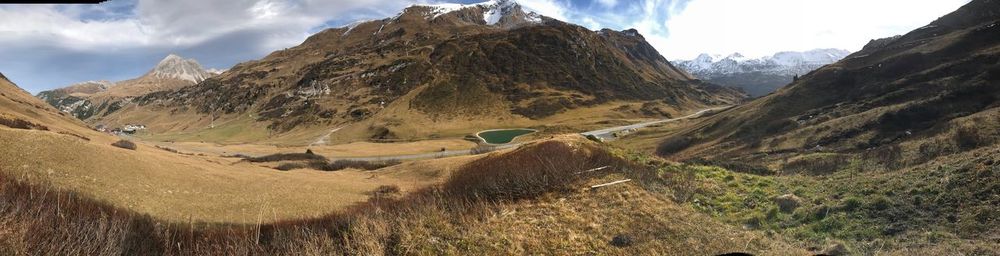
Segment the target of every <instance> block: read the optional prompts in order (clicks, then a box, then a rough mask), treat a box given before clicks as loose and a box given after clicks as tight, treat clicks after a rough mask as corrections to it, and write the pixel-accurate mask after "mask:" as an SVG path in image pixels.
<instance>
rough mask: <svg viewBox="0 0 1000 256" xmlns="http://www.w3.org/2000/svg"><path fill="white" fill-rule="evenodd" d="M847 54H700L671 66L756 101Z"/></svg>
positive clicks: (829, 51) (818, 51) (828, 51)
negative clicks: (759, 97)
mask: <svg viewBox="0 0 1000 256" xmlns="http://www.w3.org/2000/svg"><path fill="white" fill-rule="evenodd" d="M849 54H850V52H848V51H846V50H840V49H815V50H809V51H804V52H793V51H785V52H779V53H775V54H774V55H772V56H765V57H761V58H753V57H747V56H745V55H743V54H740V53H733V54H730V55H728V56H722V55H710V54H701V55H698V57H697V58H694V59H692V60H675V61H673V63H674V64H675V65H676V66H677V67H678V68H681V69H683V70H684V71H687V72H688V73H690V74H691V75H694V76H695V77H697V78H699V79H702V80H705V81H708V82H711V83H715V84H721V85H726V86H733V87H739V88H742V89H743V90H744V91H746V92H747V93H749V94H750V95H751V96H755V97H756V96H762V95H765V94H768V93H771V92H773V91H774V90H777V88H780V87H781V86H784V85H785V84H788V83H789V82H791V81H792V79H793V77H794V76H796V75H804V74H806V73H809V71H812V70H814V69H817V68H819V67H822V66H823V65H826V64H830V63H834V62H837V61H839V60H840V59H843V58H844V57H847V55H849Z"/></svg>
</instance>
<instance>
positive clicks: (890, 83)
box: [660, 1, 1000, 165]
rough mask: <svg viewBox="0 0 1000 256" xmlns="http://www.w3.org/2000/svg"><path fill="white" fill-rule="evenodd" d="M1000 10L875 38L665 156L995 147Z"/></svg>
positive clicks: (683, 138)
mask: <svg viewBox="0 0 1000 256" xmlns="http://www.w3.org/2000/svg"><path fill="white" fill-rule="evenodd" d="M996 10H1000V1H972V2H971V3H970V4H968V5H966V6H964V7H962V8H961V9H959V10H957V11H955V12H953V13H951V14H948V15H946V16H943V17H941V18H939V19H937V20H936V21H934V22H932V23H930V24H928V25H927V26H924V27H921V28H919V29H916V30H914V31H911V32H909V33H907V34H905V35H901V36H895V37H890V38H885V39H878V40H872V41H871V42H869V44H868V45H866V46H865V47H864V48H863V49H862V50H861V51H859V52H856V53H853V54H851V55H849V56H847V57H846V58H844V59H843V60H841V61H838V62H836V63H833V64H830V65H826V66H823V67H822V68H819V69H817V70H814V71H812V72H809V73H808V74H804V75H802V76H801V77H800V78H799V79H798V80H797V81H795V82H793V83H791V84H790V85H788V86H786V87H785V88H783V89H781V90H778V91H777V92H776V93H773V94H770V95H767V96H764V97H762V98H760V99H757V100H754V101H752V102H750V103H748V104H744V105H740V106H738V107H735V108H733V109H730V110H728V111H726V112H723V113H720V114H719V115H716V116H713V117H712V118H711V119H709V120H706V121H705V122H703V123H701V124H700V125H698V126H697V127H695V128H692V129H690V130H687V131H684V132H681V133H679V134H678V135H675V136H672V137H671V138H670V139H668V140H666V141H664V143H663V144H662V146H661V148H660V153H661V154H663V155H673V156H674V157H677V158H690V157H697V156H709V155H711V156H712V157H714V158H720V159H740V160H739V161H748V162H760V160H761V159H760V158H764V159H774V158H782V157H787V155H788V154H793V155H794V154H800V153H804V152H805V153H807V152H835V153H844V154H848V153H849V154H856V153H862V152H866V151H870V150H887V151H899V150H901V148H902V150H903V151H908V150H914V151H918V153H914V154H906V155H902V156H899V157H900V159H895V160H893V161H900V163H905V164H910V165H912V164H917V163H922V162H925V161H929V160H931V159H934V158H937V157H939V156H945V155H949V154H954V153H958V152H963V151H965V150H966V149H970V148H976V147H977V145H980V143H986V144H989V141H991V140H992V139H991V138H993V137H995V136H996V132H995V131H996V129H993V128H992V127H995V126H996V124H997V123H998V122H997V118H998V116H997V113H998V110H997V108H998V107H1000V102H998V99H1000V83H998V82H997V81H1000V79H998V78H1000V62H998V59H1000V54H998V52H1000V51H998V49H1000V12H998V11H996ZM987 127H989V128H987ZM971 130H976V131H975V132H972V133H968V131H971ZM966 139H971V140H972V141H974V142H972V143H971V144H969V143H970V142H968V141H965V140H966Z"/></svg>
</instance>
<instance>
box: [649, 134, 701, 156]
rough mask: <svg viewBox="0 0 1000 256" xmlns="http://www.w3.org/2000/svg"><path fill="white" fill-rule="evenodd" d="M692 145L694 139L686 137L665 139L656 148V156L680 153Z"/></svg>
mask: <svg viewBox="0 0 1000 256" xmlns="http://www.w3.org/2000/svg"><path fill="white" fill-rule="evenodd" d="M691 144H694V139H692V138H691V137H687V136H673V137H670V138H667V139H666V140H664V141H663V142H662V143H660V146H659V147H658V148H656V154H659V155H670V154H673V153H677V152H681V151H682V150H685V149H687V148H688V147H690V146H691Z"/></svg>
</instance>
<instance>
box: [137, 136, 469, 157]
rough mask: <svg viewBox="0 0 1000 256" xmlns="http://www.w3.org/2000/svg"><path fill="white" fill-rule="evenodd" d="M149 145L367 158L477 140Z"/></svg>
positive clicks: (459, 145)
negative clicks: (286, 144) (318, 143)
mask: <svg viewBox="0 0 1000 256" xmlns="http://www.w3.org/2000/svg"><path fill="white" fill-rule="evenodd" d="M147 142H148V143H149V144H154V145H159V146H162V147H168V148H173V149H177V150H179V151H182V152H191V153H203V154H212V155H231V154H235V153H241V154H248V155H254V156H259V155H266V154H274V153H302V152H306V149H309V150H312V151H313V152H314V153H316V154H319V155H323V156H326V157H329V158H334V157H365V156H384V155H409V154H424V153H432V152H439V151H441V149H442V148H444V149H447V150H463V149H470V148H473V147H475V146H476V144H475V143H473V142H470V141H467V140H460V139H441V140H425V141H415V142H397V143H372V142H353V143H348V144H338V145H318V146H275V145H266V144H252V143H251V144H231V145H225V144H215V143H207V142H205V143H202V142H163V141H147Z"/></svg>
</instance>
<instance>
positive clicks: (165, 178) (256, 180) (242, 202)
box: [0, 128, 460, 223]
mask: <svg viewBox="0 0 1000 256" xmlns="http://www.w3.org/2000/svg"><path fill="white" fill-rule="evenodd" d="M98 136H100V135H98ZM112 142H113V141H112V140H109V139H108V138H99V139H94V140H93V141H84V140H80V139H78V138H75V137H71V136H65V135H61V134H56V133H52V132H45V131H31V130H14V129H7V128H0V144H3V145H13V146H5V147H2V148H0V170H3V172H4V173H5V174H7V175H13V176H15V177H24V178H25V179H28V180H30V181H33V182H51V184H53V185H54V186H56V187H57V188H62V189H68V190H72V191H79V192H81V193H83V194H85V195H88V196H92V197H94V198H97V199H99V200H103V201H107V202H109V203H112V204H114V205H119V206H122V207H125V208H127V209H132V210H135V211H139V212H143V213H149V214H151V215H153V216H156V217H158V218H163V219H167V220H175V221H185V220H189V219H193V220H195V221H208V222H234V223H249V222H254V221H256V220H255V219H256V218H257V215H259V212H260V211H266V212H268V213H269V214H268V219H270V220H275V219H277V220H281V219H289V218H302V217H309V216H318V215H321V214H324V213H327V212H330V211H334V210H337V209H341V208H342V207H344V206H348V205H351V204H354V203H357V202H361V201H364V200H365V199H366V198H367V195H366V193H367V192H368V191H370V190H372V189H374V188H376V187H378V186H381V185H398V186H400V187H401V188H403V190H404V191H410V190H413V189H416V188H419V187H422V186H425V185H428V184H431V183H432V182H434V181H435V180H434V179H427V180H423V179H414V178H419V177H422V176H423V175H412V176H409V177H407V178H406V179H397V178H394V177H395V176H394V175H376V174H372V173H368V172H363V171H358V170H344V171H339V172H320V171H314V170H293V171H288V172H280V171H277V170H274V169H271V168H269V167H267V166H261V165H255V164H251V163H245V162H243V163H240V162H238V161H239V159H233V158H221V157H215V156H187V155H182V154H175V153H171V152H168V151H165V150H161V149H156V148H154V147H153V146H148V145H144V144H142V143H140V144H139V147H138V149H137V150H134V151H133V150H125V149H120V148H116V147H113V146H111V145H110V144H111V143H112ZM458 162H460V160H458ZM429 165H433V164H429ZM406 171H407V170H403V169H394V170H393V172H394V173H403V172H406ZM421 171H425V170H421ZM397 175H402V174H397Z"/></svg>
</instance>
